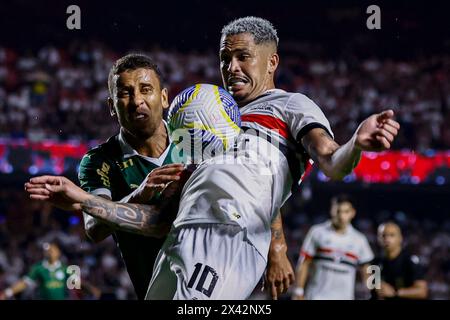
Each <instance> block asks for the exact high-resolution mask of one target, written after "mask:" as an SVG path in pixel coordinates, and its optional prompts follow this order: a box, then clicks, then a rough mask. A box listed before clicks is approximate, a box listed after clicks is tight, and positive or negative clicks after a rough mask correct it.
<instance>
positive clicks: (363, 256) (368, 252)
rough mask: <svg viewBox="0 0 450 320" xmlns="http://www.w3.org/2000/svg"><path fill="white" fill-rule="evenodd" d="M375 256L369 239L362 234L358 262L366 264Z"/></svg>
mask: <svg viewBox="0 0 450 320" xmlns="http://www.w3.org/2000/svg"><path fill="white" fill-rule="evenodd" d="M374 258H375V256H374V254H373V251H372V248H371V247H370V244H369V241H368V240H367V238H366V237H365V236H364V235H361V247H360V252H359V260H358V264H360V265H362V264H366V263H369V262H371V261H373V259H374Z"/></svg>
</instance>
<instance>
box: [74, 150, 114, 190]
mask: <svg viewBox="0 0 450 320" xmlns="http://www.w3.org/2000/svg"><path fill="white" fill-rule="evenodd" d="M95 151H97V152H95ZM111 179H112V168H111V163H110V162H109V161H107V160H106V159H105V158H104V157H103V156H102V155H101V153H100V152H99V150H98V149H97V150H93V151H91V152H88V153H87V154H86V155H85V156H84V157H83V159H81V163H80V169H79V173H78V180H79V181H80V186H81V188H82V189H83V190H84V191H86V192H89V193H91V194H94V195H97V196H98V195H106V196H108V197H109V198H111V197H112V196H111V193H112V192H111Z"/></svg>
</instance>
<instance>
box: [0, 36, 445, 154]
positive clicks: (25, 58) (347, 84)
mask: <svg viewBox="0 0 450 320" xmlns="http://www.w3.org/2000/svg"><path fill="white" fill-rule="evenodd" d="M137 51H145V52H148V53H149V54H150V55H151V56H153V58H154V59H155V60H156V61H157V62H158V64H159V65H160V66H161V69H162V72H163V74H164V75H165V82H166V84H167V86H168V88H169V93H170V96H171V97H174V96H175V95H176V94H177V93H178V92H180V91H181V90H182V89H184V88H186V87H188V86H190V85H192V84H194V83H200V82H201V83H214V84H221V80H220V76H219V70H218V57H217V53H216V52H215V51H207V52H194V51H192V52H190V53H180V52H179V51H174V50H162V49H159V48H149V49H148V50H145V49H139V50H137ZM121 54H123V52H117V51H114V50H112V49H110V48H109V47H107V46H106V45H105V44H102V43H96V42H92V43H78V42H73V43H72V45H71V46H69V47H68V48H64V49H63V48H56V47H52V46H45V47H42V48H40V49H39V50H37V51H36V52H32V51H29V52H18V51H17V50H13V49H8V48H5V47H0V137H5V138H27V139H30V140H33V141H41V140H44V139H53V140H59V141H66V140H69V139H76V140H78V141H80V140H81V141H87V140H92V139H96V140H104V139H105V138H107V137H108V136H109V135H111V134H112V133H114V132H115V130H116V123H115V121H111V119H110V117H109V111H108V107H107V105H106V103H105V101H106V98H107V96H108V89H107V87H106V83H107V77H108V71H109V68H110V66H111V65H112V63H113V61H114V60H115V59H117V58H118V57H119V56H120V55H121ZM281 57H282V59H281V65H280V67H279V70H278V72H277V84H278V86H279V87H280V88H283V89H286V90H288V91H294V92H302V93H304V94H306V95H308V96H310V97H311V98H312V99H313V100H314V101H316V102H317V103H318V104H319V105H320V106H321V107H322V109H323V110H324V112H325V114H326V115H327V117H328V119H329V120H330V122H331V125H332V128H333V129H334V131H335V135H336V140H337V141H338V142H343V141H346V140H347V139H348V138H349V136H350V134H351V133H352V132H353V131H354V130H355V127H356V125H357V123H359V122H360V121H361V120H362V119H364V118H365V117H366V116H367V115H369V114H371V113H374V112H378V111H380V110H382V109H384V108H387V107H390V108H393V109H394V110H395V111H396V113H397V119H398V121H399V122H400V124H401V125H402V130H401V132H400V136H399V137H398V138H397V141H396V143H395V145H394V148H396V149H400V148H407V149H414V150H416V151H417V152H424V151H426V150H427V149H430V148H432V149H448V148H449V147H450V113H449V112H448V109H449V106H450V79H449V76H450V56H449V55H448V54H440V55H433V56H431V57H430V56H426V57H425V56H422V57H421V56H418V57H416V58H414V59H412V60H411V59H410V60H393V59H384V58H380V57H378V58H377V57H376V56H374V57H369V58H368V57H365V58H359V57H357V56H356V55H353V54H347V55H343V56H342V58H336V57H335V56H332V55H329V56H327V54H326V52H324V50H323V49H320V48H318V47H316V46H314V45H312V44H303V45H298V44H297V45H295V44H289V43H287V44H285V45H284V46H282V47H281ZM331 57H333V58H331ZM93 119H95V125H94V124H93V122H92V120H93Z"/></svg>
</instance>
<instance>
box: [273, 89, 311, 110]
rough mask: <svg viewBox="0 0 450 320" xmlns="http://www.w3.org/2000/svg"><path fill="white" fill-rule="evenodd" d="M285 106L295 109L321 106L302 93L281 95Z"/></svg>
mask: <svg viewBox="0 0 450 320" xmlns="http://www.w3.org/2000/svg"><path fill="white" fill-rule="evenodd" d="M281 97H282V99H284V100H285V104H286V105H288V106H291V107H292V106H293V107H303V108H319V106H318V105H317V104H316V103H315V102H314V101H313V100H312V99H311V98H310V97H308V96H307V95H305V94H303V93H300V92H287V91H285V92H284V94H282V95H281Z"/></svg>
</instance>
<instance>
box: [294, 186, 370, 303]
mask: <svg viewBox="0 0 450 320" xmlns="http://www.w3.org/2000/svg"><path fill="white" fill-rule="evenodd" d="M355 213H356V210H355V208H354V206H353V203H352V201H351V200H350V198H349V197H348V196H347V195H339V196H336V197H334V198H333V199H332V200H331V209H330V215H331V220H328V221H326V222H324V223H321V224H318V225H315V226H312V227H311V229H310V230H309V232H308V234H307V235H306V237H305V240H304V241H303V245H302V249H301V252H300V258H299V262H298V266H297V271H296V287H295V288H294V291H293V296H292V298H293V299H294V300H302V299H306V300H353V299H354V296H355V277H356V270H357V269H359V271H360V272H361V279H362V281H363V282H364V283H366V280H367V267H368V263H369V262H370V261H372V260H373V258H374V255H373V252H372V249H371V248H370V245H369V242H368V241H367V238H366V237H365V236H364V235H363V234H362V233H361V232H359V231H358V230H356V229H355V228H353V226H352V225H351V221H352V219H353V218H354V217H355Z"/></svg>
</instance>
